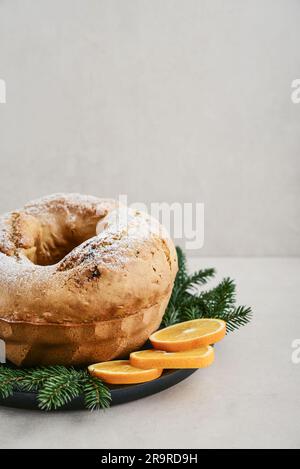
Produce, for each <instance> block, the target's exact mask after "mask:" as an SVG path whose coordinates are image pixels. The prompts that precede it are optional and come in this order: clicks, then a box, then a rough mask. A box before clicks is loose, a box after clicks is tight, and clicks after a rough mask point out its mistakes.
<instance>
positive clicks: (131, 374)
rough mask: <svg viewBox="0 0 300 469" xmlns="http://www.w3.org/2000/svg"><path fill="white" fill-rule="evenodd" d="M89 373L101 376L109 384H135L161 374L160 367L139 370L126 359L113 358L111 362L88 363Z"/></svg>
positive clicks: (150, 379)
mask: <svg viewBox="0 0 300 469" xmlns="http://www.w3.org/2000/svg"><path fill="white" fill-rule="evenodd" d="M88 370H89V372H90V374H91V375H93V376H96V377H98V378H101V379H102V380H103V381H105V382H106V383H110V384H137V383H145V382H147V381H152V380H153V379H156V378H159V376H160V375H161V374H162V370H161V369H147V370H141V369H140V368H136V367H134V366H132V365H131V364H130V362H129V361H128V360H115V361H111V362H103V363H97V364H95V365H90V366H89V367H88Z"/></svg>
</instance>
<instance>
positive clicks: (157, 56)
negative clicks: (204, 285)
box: [0, 0, 300, 256]
mask: <svg viewBox="0 0 300 469" xmlns="http://www.w3.org/2000/svg"><path fill="white" fill-rule="evenodd" d="M299 24H300V2H299V1H298V0H263V1H262V0H244V1H241V0H227V1H223V0H222V1H221V0H163V1H162V0H151V1H146V0H130V1H123V0H88V1H86V0H51V1H49V0H47V1H46V0H26V2H24V1H23V0H0V78H4V79H5V80H6V83H7V104H6V105H1V106H0V132H1V135H0V158H1V161H0V182H1V200H0V210H1V211H6V210H9V209H13V208H16V207H18V206H20V205H22V204H23V203H24V202H26V201H27V200H28V199H31V198H35V197H38V196H40V195H44V194H47V193H52V192H56V191H79V192H83V193H91V194H95V195H104V196H117V195H118V194H119V193H122V194H124V193H125V194H128V196H129V201H130V202H135V201H138V202H152V201H169V202H173V201H179V202H196V201H198V202H204V203H205V206H206V224H205V235H206V239H205V246H204V248H203V249H202V251H201V252H200V253H201V254H204V255H214V256H218V255H231V256H232V255H244V256H252V255H277V256H278V255H299V254H300V245H299V232H300V218H299V205H300V203H299V199H300V184H299V180H300V163H299V152H300V138H299V131H300V105H295V104H292V102H291V99H290V95H291V82H292V80H294V79H296V78H299V77H300V54H299V43H300V28H299ZM197 254H199V252H198V253H197Z"/></svg>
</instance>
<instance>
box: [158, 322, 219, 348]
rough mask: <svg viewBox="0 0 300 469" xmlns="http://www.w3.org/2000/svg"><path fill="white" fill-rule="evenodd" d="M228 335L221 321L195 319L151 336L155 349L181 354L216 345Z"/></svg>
mask: <svg viewBox="0 0 300 469" xmlns="http://www.w3.org/2000/svg"><path fill="white" fill-rule="evenodd" d="M225 334H226V323H225V322H224V321H221V320H220V319H194V320H193V321H186V322H181V323H180V324H175V325H174V326H169V327H166V328H165V329H161V330H160V331H157V332H155V333H154V334H152V335H151V336H150V340H151V343H152V345H153V347H155V348H156V349H159V350H165V351H167V352H181V351H182V350H190V349H193V348H196V347H200V346H202V345H210V344H215V343H216V342H218V341H219V340H221V339H223V337H224V336H225Z"/></svg>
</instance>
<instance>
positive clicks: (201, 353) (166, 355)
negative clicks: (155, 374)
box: [130, 345, 214, 369]
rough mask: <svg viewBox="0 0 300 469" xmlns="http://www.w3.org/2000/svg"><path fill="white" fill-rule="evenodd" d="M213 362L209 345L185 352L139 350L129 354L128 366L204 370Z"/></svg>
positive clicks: (211, 349) (212, 354)
mask: <svg viewBox="0 0 300 469" xmlns="http://www.w3.org/2000/svg"><path fill="white" fill-rule="evenodd" d="M213 361H214V349H213V348H212V347H211V346H210V345H205V346H203V347H199V348H194V349H193V350H185V351H183V352H164V351H162V350H141V351H140V352H133V353H131V354H130V364H131V365H132V366H135V367H136V368H143V369H148V368H164V369H167V368H171V369H175V368H206V367H207V366H209V365H211V364H212V363H213Z"/></svg>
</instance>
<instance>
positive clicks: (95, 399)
mask: <svg viewBox="0 0 300 469" xmlns="http://www.w3.org/2000/svg"><path fill="white" fill-rule="evenodd" d="M82 391H83V400H84V405H85V407H86V408H87V409H89V410H98V409H106V408H108V407H109V406H110V403H111V393H110V391H109V389H108V388H107V387H106V386H105V385H104V384H103V382H102V381H101V380H100V379H99V378H96V377H94V376H90V375H89V374H88V373H85V376H83V380H82Z"/></svg>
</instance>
